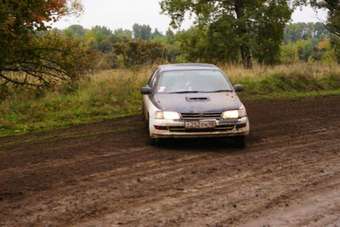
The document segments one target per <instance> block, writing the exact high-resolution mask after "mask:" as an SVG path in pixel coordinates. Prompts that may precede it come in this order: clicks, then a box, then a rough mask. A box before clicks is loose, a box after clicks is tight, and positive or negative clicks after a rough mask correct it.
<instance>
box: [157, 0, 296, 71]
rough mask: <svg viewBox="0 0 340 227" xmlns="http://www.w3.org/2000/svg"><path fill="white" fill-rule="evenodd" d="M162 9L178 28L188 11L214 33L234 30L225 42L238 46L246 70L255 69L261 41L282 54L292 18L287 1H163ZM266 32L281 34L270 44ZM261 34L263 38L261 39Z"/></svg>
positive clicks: (198, 22)
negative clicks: (271, 22) (225, 28)
mask: <svg viewBox="0 0 340 227" xmlns="http://www.w3.org/2000/svg"><path fill="white" fill-rule="evenodd" d="M161 7H162V10H163V12H164V13H167V14H168V15H170V16H171V19H172V25H173V26H175V27H178V26H179V25H180V24H181V23H182V21H183V20H184V17H185V15H186V12H190V13H191V14H194V15H196V23H197V24H200V25H202V24H203V25H208V26H210V25H213V27H214V33H219V32H220V33H221V34H222V33H223V32H225V31H223V30H218V28H219V27H229V28H231V29H232V30H233V31H234V32H233V33H230V34H228V35H229V36H228V37H225V43H227V42H229V40H233V42H234V43H235V44H237V46H238V48H239V51H240V55H241V59H242V63H243V65H244V67H246V68H251V67H252V55H253V54H252V52H253V51H254V50H255V48H254V45H255V44H256V42H258V41H259V39H261V40H260V41H261V42H262V41H264V44H263V46H264V45H265V46H266V49H271V48H272V47H273V46H275V47H276V48H275V51H276V52H278V51H277V50H278V49H279V47H278V46H277V45H279V44H280V42H281V40H282V37H281V36H280V35H281V34H282V33H283V28H284V24H285V23H286V22H288V20H289V19H290V16H291V10H290V9H289V7H288V4H287V1H286V0H196V1H193V0H186V1H182V0H162V2H161ZM271 20H273V23H275V25H276V26H270V24H269V23H268V21H271ZM214 24H217V26H214ZM222 24H223V26H221V25H222ZM216 28H217V30H216ZM273 29H275V31H273ZM264 30H265V31H266V32H269V33H275V32H279V35H277V36H275V37H274V38H275V39H276V40H275V41H274V42H268V40H269V39H273V38H272V37H271V36H270V37H269V36H263V35H262V33H263V31H264ZM281 30H282V31H281ZM260 35H262V36H261V37H260V38H259V36H260ZM262 39H265V40H262ZM266 41H267V42H266ZM258 49H259V48H258ZM275 54H276V55H278V53H275Z"/></svg>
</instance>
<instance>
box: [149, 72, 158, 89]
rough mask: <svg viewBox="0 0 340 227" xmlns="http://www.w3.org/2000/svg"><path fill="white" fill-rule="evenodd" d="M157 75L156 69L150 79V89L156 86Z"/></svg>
mask: <svg viewBox="0 0 340 227" xmlns="http://www.w3.org/2000/svg"><path fill="white" fill-rule="evenodd" d="M157 74H158V69H156V70H155V71H154V72H153V74H152V76H151V78H150V80H149V83H148V84H149V86H150V87H152V88H153V87H154V86H155V84H156V79H157Z"/></svg>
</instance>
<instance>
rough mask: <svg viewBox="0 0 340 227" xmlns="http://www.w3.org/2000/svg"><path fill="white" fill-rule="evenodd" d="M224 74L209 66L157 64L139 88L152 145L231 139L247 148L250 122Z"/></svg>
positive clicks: (239, 89)
mask: <svg viewBox="0 0 340 227" xmlns="http://www.w3.org/2000/svg"><path fill="white" fill-rule="evenodd" d="M242 90H243V86H242V85H240V84H237V85H234V86H233V85H232V83H231V82H230V80H229V78H228V76H227V75H225V74H224V72H223V71H222V70H221V69H219V68H218V67H217V66H215V65H211V64H170V65H160V66H158V67H157V69H156V70H155V71H154V72H153V73H152V75H151V76H150V79H149V81H148V83H147V85H146V86H144V87H143V88H141V93H142V95H143V112H144V118H145V122H146V125H147V129H148V132H149V137H150V141H151V143H152V144H155V143H157V142H158V141H159V140H160V139H162V138H200V137H232V139H234V140H235V141H236V142H237V144H239V145H241V146H245V145H246V137H247V136H248V135H249V132H250V125H249V119H248V115H247V111H246V108H245V106H244V104H243V103H242V102H241V101H240V99H239V97H238V95H237V92H241V91H242Z"/></svg>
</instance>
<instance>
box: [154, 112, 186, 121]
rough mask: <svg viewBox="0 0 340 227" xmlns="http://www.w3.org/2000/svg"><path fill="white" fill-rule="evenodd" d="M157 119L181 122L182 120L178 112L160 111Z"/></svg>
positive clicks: (157, 113)
mask: <svg viewBox="0 0 340 227" xmlns="http://www.w3.org/2000/svg"><path fill="white" fill-rule="evenodd" d="M155 117H156V119H164V120H179V119H181V115H180V114H179V113H177V112H171V111H164V112H163V111H158V112H156V116H155Z"/></svg>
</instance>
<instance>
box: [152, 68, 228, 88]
mask: <svg viewBox="0 0 340 227" xmlns="http://www.w3.org/2000/svg"><path fill="white" fill-rule="evenodd" d="M230 91H233V88H232V86H231V84H230V83H229V82H228V80H226V78H225V77H224V75H223V74H222V73H221V72H220V71H219V70H183V71H177V70H174V71H166V72H163V73H162V74H161V75H160V78H159V81H158V84H157V92H158V93H196V92H197V93H198V92H230Z"/></svg>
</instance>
